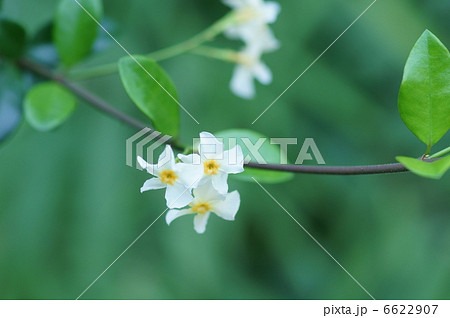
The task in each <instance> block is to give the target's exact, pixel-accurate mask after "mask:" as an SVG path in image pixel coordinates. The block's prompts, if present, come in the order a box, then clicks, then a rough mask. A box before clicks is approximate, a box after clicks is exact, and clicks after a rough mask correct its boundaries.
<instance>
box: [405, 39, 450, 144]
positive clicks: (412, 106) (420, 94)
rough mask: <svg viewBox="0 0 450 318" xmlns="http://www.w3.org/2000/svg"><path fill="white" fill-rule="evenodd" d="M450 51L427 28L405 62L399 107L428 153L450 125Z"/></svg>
mask: <svg viewBox="0 0 450 318" xmlns="http://www.w3.org/2000/svg"><path fill="white" fill-rule="evenodd" d="M449 101H450V54H449V52H448V50H447V48H446V47H445V46H444V45H443V44H442V43H441V42H440V41H439V39H438V38H437V37H436V36H435V35H433V34H432V33H431V32H430V31H428V30H427V31H425V32H424V33H423V34H422V36H421V37H420V38H419V40H418V41H417V43H416V44H415V45H414V48H413V49H412V51H411V53H410V55H409V58H408V61H407V62H406V66H405V71H404V74H403V81H402V84H401V87H400V93H399V100H398V107H399V112H400V116H401V118H402V120H403V121H404V123H405V124H406V126H407V127H408V128H409V129H410V130H411V131H412V132H413V133H414V134H415V135H416V136H417V137H418V138H419V139H420V140H421V141H422V142H424V143H425V144H426V145H427V152H429V150H430V148H431V146H433V145H434V144H435V143H436V142H438V141H439V139H441V138H442V136H443V135H444V134H445V133H446V132H447V131H448V129H449V128H450V102H449Z"/></svg>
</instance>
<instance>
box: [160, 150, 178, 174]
mask: <svg viewBox="0 0 450 318" xmlns="http://www.w3.org/2000/svg"><path fill="white" fill-rule="evenodd" d="M174 165H175V156H174V154H173V150H172V147H170V145H166V148H165V149H164V151H163V152H162V153H161V155H160V156H159V158H158V168H159V169H160V170H166V169H172V167H173V166H174Z"/></svg>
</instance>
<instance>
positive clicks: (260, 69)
mask: <svg viewBox="0 0 450 318" xmlns="http://www.w3.org/2000/svg"><path fill="white" fill-rule="evenodd" d="M252 72H253V75H254V76H255V78H256V79H257V80H258V81H259V82H260V83H261V84H264V85H267V84H270V83H271V82H272V72H271V71H270V69H269V68H268V67H267V65H266V64H264V63H262V62H259V63H256V64H255V66H254V67H253V68H252Z"/></svg>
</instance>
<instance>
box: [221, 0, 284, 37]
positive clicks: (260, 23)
mask: <svg viewBox="0 0 450 318" xmlns="http://www.w3.org/2000/svg"><path fill="white" fill-rule="evenodd" d="M223 2H224V3H225V4H226V5H228V6H229V7H231V8H232V9H233V10H234V11H235V12H236V14H237V22H236V24H233V25H230V26H229V27H228V28H227V29H226V30H225V35H226V36H227V37H229V38H230V39H241V40H243V41H244V42H249V41H253V39H254V38H255V37H260V36H262V35H263V34H264V33H267V32H268V33H270V30H269V28H268V27H267V24H269V23H274V22H275V21H276V19H277V16H278V14H279V13H280V10H281V7H280V5H279V4H278V3H276V2H271V1H269V2H264V1H263V0H223ZM270 35H271V33H270ZM271 36H272V38H273V39H274V40H275V38H274V37H273V35H271ZM262 37H264V38H267V35H266V36H262Z"/></svg>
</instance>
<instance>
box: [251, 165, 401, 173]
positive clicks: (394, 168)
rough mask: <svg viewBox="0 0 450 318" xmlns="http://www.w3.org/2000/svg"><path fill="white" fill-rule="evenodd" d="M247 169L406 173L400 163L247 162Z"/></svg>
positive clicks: (296, 171)
mask: <svg viewBox="0 0 450 318" xmlns="http://www.w3.org/2000/svg"><path fill="white" fill-rule="evenodd" d="M246 166H247V167H249V168H257V169H264V170H275V171H286V172H295V173H305V174H329V175H363V174H381V173H396V172H407V171H408V169H406V168H405V167H404V166H403V165H402V164H401V163H388V164H381V165H368V166H301V165H286V164H284V165H280V164H259V163H253V162H249V163H247V164H246Z"/></svg>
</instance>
